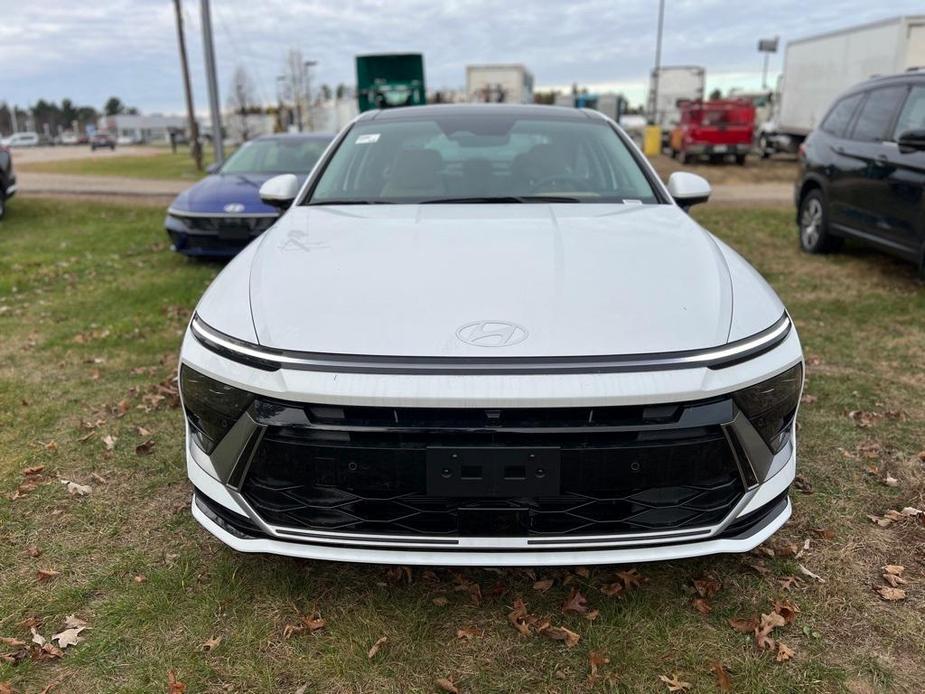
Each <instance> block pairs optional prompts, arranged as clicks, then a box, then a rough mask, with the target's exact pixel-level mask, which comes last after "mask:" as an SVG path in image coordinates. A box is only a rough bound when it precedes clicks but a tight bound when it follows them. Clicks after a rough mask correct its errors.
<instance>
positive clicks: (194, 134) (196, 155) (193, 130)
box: [171, 0, 202, 171]
mask: <svg viewBox="0 0 925 694" xmlns="http://www.w3.org/2000/svg"><path fill="white" fill-rule="evenodd" d="M173 7H174V10H176V13H177V43H178V44H179V46H180V68H181V71H182V72H183V90H184V91H185V92H186V118H187V120H188V121H189V136H190V153H191V154H192V155H193V161H195V162H196V170H197V171H202V145H200V144H199V124H198V123H196V112H195V111H194V110H193V90H192V89H191V88H190V81H189V63H187V61H186V38H185V37H184V35H183V10H182V8H181V7H180V0H173ZM171 141H173V139H171Z"/></svg>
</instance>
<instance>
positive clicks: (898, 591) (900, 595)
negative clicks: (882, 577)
mask: <svg viewBox="0 0 925 694" xmlns="http://www.w3.org/2000/svg"><path fill="white" fill-rule="evenodd" d="M877 592H878V593H879V594H880V597H881V598H883V599H884V600H888V601H890V602H893V601H895V600H905V599H906V591H904V590H903V589H902V588H893V587H891V586H880V587H879V588H877Z"/></svg>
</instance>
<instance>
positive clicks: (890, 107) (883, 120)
mask: <svg viewBox="0 0 925 694" xmlns="http://www.w3.org/2000/svg"><path fill="white" fill-rule="evenodd" d="M906 91H907V87H905V86H901V87H884V88H883V89H874V90H872V91H871V92H869V93H868V95H867V100H866V101H865V102H864V105H863V106H861V112H860V113H859V114H858V119H857V121H855V123H854V131H853V132H852V133H851V139H852V140H861V141H862V142H880V141H881V140H883V139H884V138H885V137H887V136H888V132H887V131H888V129H889V127H890V125H891V124H892V123H893V117H894V116H895V115H896V111H897V110H899V105H900V104H901V103H902V100H903V97H905V96H906Z"/></svg>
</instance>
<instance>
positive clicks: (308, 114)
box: [302, 60, 318, 131]
mask: <svg viewBox="0 0 925 694" xmlns="http://www.w3.org/2000/svg"><path fill="white" fill-rule="evenodd" d="M317 64H318V61H317V60H306V61H305V62H304V63H303V64H302V65H303V67H304V69H305V120H307V121H308V129H309V131H313V130H314V129H315V120H314V118H313V117H312V68H313V67H314V66H315V65H317Z"/></svg>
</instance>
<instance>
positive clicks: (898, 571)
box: [881, 564, 906, 576]
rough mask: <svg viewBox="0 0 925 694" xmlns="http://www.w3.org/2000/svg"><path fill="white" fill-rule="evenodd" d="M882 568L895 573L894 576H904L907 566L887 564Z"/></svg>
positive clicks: (889, 572)
mask: <svg viewBox="0 0 925 694" xmlns="http://www.w3.org/2000/svg"><path fill="white" fill-rule="evenodd" d="M881 568H882V569H883V570H884V572H886V573H888V574H893V575H894V576H902V574H903V571H905V570H906V567H905V566H903V565H901V564H887V565H886V566H884V567H881Z"/></svg>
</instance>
